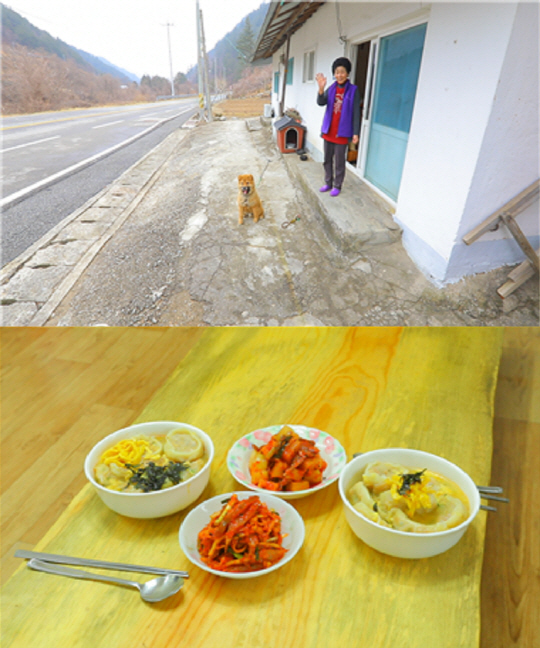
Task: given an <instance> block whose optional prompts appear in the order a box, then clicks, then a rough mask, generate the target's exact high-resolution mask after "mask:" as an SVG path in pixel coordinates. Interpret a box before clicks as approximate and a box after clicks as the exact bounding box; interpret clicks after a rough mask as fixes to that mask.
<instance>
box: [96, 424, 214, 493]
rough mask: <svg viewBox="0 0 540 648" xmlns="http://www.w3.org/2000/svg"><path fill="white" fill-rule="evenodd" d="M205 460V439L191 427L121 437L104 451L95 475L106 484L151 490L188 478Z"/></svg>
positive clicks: (118, 488) (130, 490)
mask: <svg viewBox="0 0 540 648" xmlns="http://www.w3.org/2000/svg"><path fill="white" fill-rule="evenodd" d="M206 461H207V457H206V455H205V449H204V444H203V442H202V439H201V438H200V437H199V436H198V435H197V434H195V433H194V432H192V431H191V430H183V429H177V430H172V431H171V432H168V433H167V434H161V435H160V434H157V435H155V436H148V435H145V434H140V435H138V436H136V437H133V438H131V439H124V440H122V441H119V442H118V443H117V444H115V445H114V446H112V447H111V448H109V449H108V450H106V451H105V452H104V453H103V454H102V455H101V457H100V459H99V461H98V463H97V464H96V466H95V468H94V475H95V478H96V481H97V482H98V484H101V485H102V486H105V488H109V489H111V490H115V491H122V492H126V493H148V492H151V491H157V490H162V489H164V488H170V487H171V486H175V485H176V484H179V483H180V482H182V481H186V480H187V479H189V478H190V477H193V475H196V474H197V473H198V472H199V471H200V470H201V469H202V468H203V466H204V465H205V464H206Z"/></svg>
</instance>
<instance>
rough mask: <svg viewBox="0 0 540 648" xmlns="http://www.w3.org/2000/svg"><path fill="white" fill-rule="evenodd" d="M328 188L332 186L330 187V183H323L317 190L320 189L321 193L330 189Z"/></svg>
mask: <svg viewBox="0 0 540 648" xmlns="http://www.w3.org/2000/svg"><path fill="white" fill-rule="evenodd" d="M330 189H332V187H331V186H330V185H323V186H322V187H321V188H320V189H319V191H320V192H321V193H324V192H325V191H330Z"/></svg>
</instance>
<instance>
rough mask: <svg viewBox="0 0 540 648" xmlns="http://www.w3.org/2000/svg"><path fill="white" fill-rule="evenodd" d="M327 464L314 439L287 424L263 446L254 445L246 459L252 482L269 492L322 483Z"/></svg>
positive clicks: (305, 487)
mask: <svg viewBox="0 0 540 648" xmlns="http://www.w3.org/2000/svg"><path fill="white" fill-rule="evenodd" d="M326 466H327V464H326V461H324V459H323V458H322V457H321V456H320V453H319V449H318V448H317V446H316V445H315V442H314V441H312V440H311V439H302V438H301V437H300V436H299V435H298V434H296V432H295V431H294V430H293V429H292V428H290V427H289V426H287V425H285V426H284V427H282V428H281V430H280V431H279V432H278V433H277V434H274V435H273V436H272V438H271V439H270V441H268V443H266V444H265V445H263V446H262V447H260V448H258V447H257V446H253V454H252V455H251V457H250V460H249V472H250V475H251V481H252V482H253V484H254V485H255V486H258V487H259V488H265V489H267V490H271V491H301V490H307V489H308V488H313V486H317V485H318V484H320V483H321V482H322V479H323V472H324V469H325V468H326Z"/></svg>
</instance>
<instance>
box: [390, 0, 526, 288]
mask: <svg viewBox="0 0 540 648" xmlns="http://www.w3.org/2000/svg"><path fill="white" fill-rule="evenodd" d="M517 9H518V7H517V5H516V4H506V3H504V4H503V3H493V4H492V3H489V4H488V3H485V4H484V3H471V4H468V3H467V4H466V3H463V4H461V3H459V4H434V5H433V6H432V10H431V15H430V20H429V25H428V30H427V34H426V43H425V47H424V57H423V60H422V67H421V70H420V77H419V82H418V89H417V96H416V103H415V108H414V114H413V121H412V124H411V135H410V139H409V147H408V150H407V157H406V160H405V165H404V169H403V176H402V184H401V189H400V194H399V200H398V207H397V211H396V220H397V221H398V222H399V223H400V225H401V226H402V227H403V244H404V245H405V247H406V249H407V251H408V252H409V254H410V256H411V257H412V258H413V260H414V261H415V262H416V263H417V265H418V266H419V267H420V268H422V270H424V272H426V274H429V275H431V276H432V277H433V278H434V279H435V280H436V281H438V282H441V283H443V282H449V281H455V280H457V279H459V278H461V277H462V276H464V275H466V274H471V273H473V272H480V271H485V270H490V269H493V268H495V267H499V266H500V265H503V264H505V263H513V262H516V261H521V260H522V259H523V258H524V256H523V253H522V252H521V250H520V249H519V247H518V246H517V245H516V244H515V243H514V241H513V239H512V238H511V237H510V236H509V235H508V233H507V232H504V231H501V232H499V233H498V234H497V235H496V237H497V238H498V239H499V242H498V243H496V244H495V243H493V242H491V244H490V242H489V238H488V237H485V238H484V237H483V238H482V239H481V240H479V241H477V242H476V243H474V244H473V245H471V246H470V247H466V246H465V245H464V244H463V242H462V241H461V237H462V236H463V235H464V234H465V233H466V232H468V231H469V230H471V229H472V228H473V227H474V226H475V225H477V224H479V223H480V222H481V221H483V220H484V219H485V218H487V217H488V216H489V215H490V214H491V213H493V212H494V211H496V210H497V209H499V208H500V207H502V206H503V205H504V204H505V203H506V202H508V200H510V199H511V198H513V197H514V196H515V195H517V194H518V193H519V192H520V191H521V190H522V189H524V188H525V187H527V186H528V185H529V184H530V183H531V182H532V181H533V180H534V179H535V174H536V178H537V177H538V162H537V161H536V164H532V163H531V164H530V165H529V166H528V168H527V169H526V170H525V168H524V165H523V163H522V162H521V160H520V158H522V156H523V155H525V156H528V157H529V159H531V157H534V155H536V156H537V152H538V147H537V145H536V144H534V145H532V142H537V141H538V139H537V132H538V131H537V116H538V112H537V111H538V106H537V94H538V77H537V74H534V75H533V76H531V71H532V70H531V67H533V66H529V69H525V68H524V67H523V62H522V59H523V51H524V50H523V49H522V47H521V46H520V45H517V43H515V42H514V41H517V42H518V43H519V42H520V41H523V38H525V42H522V45H523V46H524V47H525V43H526V42H527V41H530V40H531V30H532V31H534V30H535V22H534V21H533V22H532V23H529V25H527V24H523V23H524V22H525V23H526V22H527V21H526V19H525V20H523V19H519V18H518V16H517ZM529 9H533V12H534V7H533V6H532V5H529V6H528V7H526V6H523V7H520V15H522V16H523V18H525V16H524V14H525V13H527V11H528V10H529ZM530 17H531V16H530V15H529V18H530ZM537 24H538V23H537V21H536V27H537ZM536 39H538V35H536ZM520 59H521V60H520ZM536 65H537V63H536ZM512 85H514V87H515V89H518V92H519V94H518V95H517V96H516V95H515V94H512V92H511V90H512V88H511V86H512ZM516 86H517V87H516ZM525 106H526V110H525V113H523V112H522V110H523V107H525ZM532 110H535V111H536V118H535V117H534V115H532ZM516 111H517V112H518V113H519V115H516ZM503 124H504V126H503ZM535 131H536V136H535ZM505 132H507V134H508V140H507V141H504V134H505ZM525 134H526V135H525ZM524 136H525V142H524V141H523V140H524ZM529 137H531V139H529ZM526 151H527V153H526ZM532 151H534V153H533V152H532ZM531 162H532V160H531ZM495 187H496V190H494V188H495ZM537 209H538V208H536V210H537ZM537 213H538V212H537ZM531 216H532V214H531ZM531 216H529V218H526V219H525V220H523V218H522V217H521V216H520V221H519V222H520V223H525V225H526V229H528V230H529V231H528V232H527V233H528V234H529V235H531V234H534V232H533V231H531V230H532V229H533V223H532V221H533V220H534V219H533V218H532V217H531ZM503 236H506V237H507V238H506V240H504V241H503V240H501V238H502V237H503ZM533 243H534V240H533ZM536 244H538V230H536ZM451 259H452V262H451Z"/></svg>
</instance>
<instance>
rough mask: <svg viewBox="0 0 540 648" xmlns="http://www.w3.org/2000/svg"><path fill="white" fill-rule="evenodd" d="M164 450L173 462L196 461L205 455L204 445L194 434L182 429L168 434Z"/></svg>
mask: <svg viewBox="0 0 540 648" xmlns="http://www.w3.org/2000/svg"><path fill="white" fill-rule="evenodd" d="M163 450H164V452H165V454H166V455H167V457H168V458H169V459H171V460H173V461H195V459H199V458H200V457H202V455H203V454H204V445H203V442H202V440H201V439H200V437H199V436H197V435H196V434H195V433H194V432H191V431H190V430H182V429H180V430H172V431H171V432H169V433H168V434H167V436H166V437H165V443H164V445H163Z"/></svg>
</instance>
